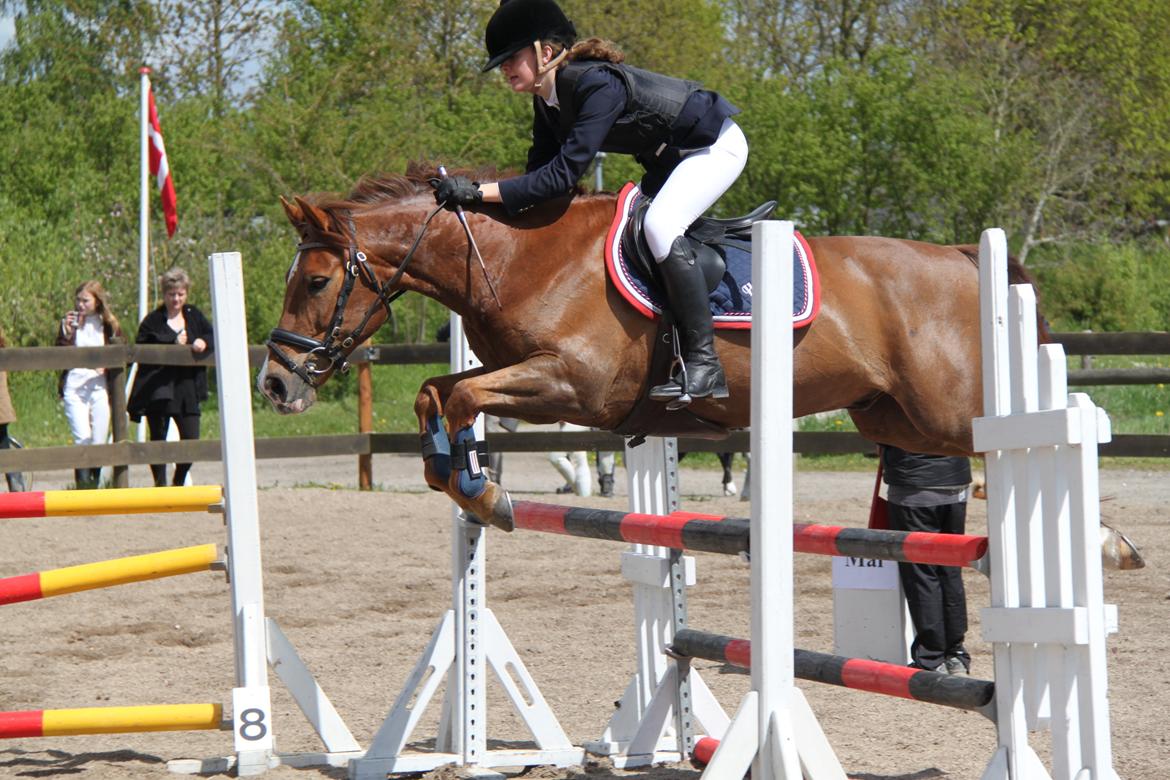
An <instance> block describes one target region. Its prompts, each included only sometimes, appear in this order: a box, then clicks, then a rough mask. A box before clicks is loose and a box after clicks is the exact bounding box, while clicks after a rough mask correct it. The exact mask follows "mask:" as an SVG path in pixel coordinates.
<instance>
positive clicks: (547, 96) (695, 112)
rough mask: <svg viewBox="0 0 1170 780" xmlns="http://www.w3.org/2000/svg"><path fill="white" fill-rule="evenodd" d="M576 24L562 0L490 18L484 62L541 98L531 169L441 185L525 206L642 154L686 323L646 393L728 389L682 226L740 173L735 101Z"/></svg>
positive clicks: (649, 220) (663, 259)
mask: <svg viewBox="0 0 1170 780" xmlns="http://www.w3.org/2000/svg"><path fill="white" fill-rule="evenodd" d="M576 38H577V33H576V29H575V28H574V27H573V23H572V22H570V21H569V20H568V19H567V18H566V17H565V15H564V13H563V12H562V11H561V9H560V7H558V6H557V4H556V3H555V2H554V0H503V2H501V3H500V7H499V8H498V9H497V10H496V12H495V13H494V14H493V15H492V18H491V20H490V21H489V22H488V25H487V32H486V35H485V42H486V46H487V52H488V57H489V59H488V62H487V65H486V66H485V67H484V71H485V72H486V71H489V70H492V69H494V68H496V67H499V68H500V69H501V71H502V72H503V74H504V77H505V78H506V79H507V80H508V86H510V87H511V89H512V90H513V91H514V92H530V93H532V95H533V100H532V103H533V109H534V112H535V115H534V117H533V123H532V148H531V149H530V150H529V151H528V164H527V166H526V171H527V172H526V173H525V174H523V175H522V176H517V177H514V178H511V179H504V180H502V181H498V182H488V183H484V184H480V183H478V182H472V181H469V180H468V179H466V178H465V177H461V176H455V177H451V178H449V179H444V180H443V181H442V182H440V183H439V186H438V189H437V191H436V193H435V197H436V200H438V201H439V202H440V203H444V204H445V205H446V206H447V207H448V208H450V209H454V208H455V207H456V206H474V205H476V204H479V203H482V202H486V203H502V204H503V206H504V208H505V209H506V210H507V211H508V213H509V214H517V213H519V212H521V211H523V210H524V209H527V208H529V207H531V206H533V205H535V204H537V203H540V202H543V201H545V200H548V199H550V198H555V197H559V196H562V195H566V194H568V193H569V192H570V191H571V190H572V188H573V186H574V185H575V184H576V183H577V180H578V179H580V178H581V176H582V175H584V173H585V170H586V168H587V167H588V166H589V163H590V162H591V161H592V160H593V158H594V156H595V155H596V154H597V152H599V151H605V152H620V153H625V154H632V155H634V157H635V159H637V160H638V162H640V163H641V164H642V166H643V167H644V168H645V169H646V175H645V177H644V178H643V179H642V191H643V192H644V193H645V194H647V195H649V196H652V197H653V199H654V200H653V203H652V204H651V206H650V207H649V209H648V210H647V211H646V216H645V222H644V230H645V236H646V243H647V244H648V245H649V247H650V251H651V252H652V253H653V254H654V259H655V260H656V261H657V263H658V268H659V270H660V272H661V276H662V279H663V281H664V285H665V287H666V293H667V297H668V299H669V305H670V310H671V312H672V314H673V315H674V319H675V321H676V322H677V323H678V324H679V330H680V333H681V340H682V345H681V346H682V356H683V363H684V365H685V369H684V371H683V373H682V374H681V375H678V374H676V375H675V376H674V377H672V379H671V381H670V382H667V383H666V384H663V385H659V386H657V387H654V388H653V389H652V390H651V391H650V396H651V398H654V399H655V400H662V401H670V402H671V406H672V408H678V407H679V406H683V405H685V404H687V403H689V402H690V400H691V399H692V398H705V397H708V396H710V397H713V398H726V397H727V381H726V379H725V378H724V374H723V367H722V365H721V364H720V362H719V357H718V355H716V353H715V348H714V344H713V338H714V328H713V325H712V321H711V315H710V312H709V310H708V308H707V285H706V282H705V280H704V277H703V273H702V271H701V269H700V268H699V267H698V266H697V265H696V263H695V253H694V250H693V249H692V248H691V246H690V244H689V242H688V240H687V239H685V238H684V237H683V233H684V231H686V229H687V228H688V227H689V226H690V224H691V223H692V222H693V221H694V220H695V219H696V218H698V217H699V216H700V215H702V214H703V212H705V211H706V210H707V209H708V208H710V207H711V205H712V204H713V203H714V202H715V201H716V200H717V199H718V198H719V196H720V195H722V194H723V193H724V192H726V191H727V189H728V188H729V187H730V186H731V185H732V183H734V182H735V180H736V178H738V176H739V174H740V172H741V171H742V170H743V167H744V163H745V162H746V161H747V151H748V150H747V141H746V139H745V138H744V135H743V132H742V131H741V130H740V129H739V126H738V125H736V124H735V122H733V121H732V120H731V117H732V116H734V115H735V114H737V113H739V109H737V108H736V107H735V106H733V105H731V104H730V103H728V102H727V101H726V100H725V99H724V98H723V97H721V96H720V95H718V94H717V93H715V92H712V91H710V90H705V89H703V88H702V87H700V86H699V85H698V84H696V83H694V82H690V81H683V80H681V79H675V78H670V77H668V76H662V75H659V74H657V73H651V72H649V71H645V70H640V69H638V68H633V67H631V66H629V65H626V64H624V63H623V62H622V60H623V59H624V57H623V55H622V54H621V52H620V51H618V50H617V48H616V47H615V46H614V45H613V44H611V43H609V42H607V41H601V40H599V39H597V38H592V39H589V40H586V41H582V42H581V43H576Z"/></svg>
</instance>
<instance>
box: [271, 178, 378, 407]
mask: <svg viewBox="0 0 1170 780" xmlns="http://www.w3.org/2000/svg"><path fill="white" fill-rule="evenodd" d="M281 204H282V205H283V206H284V211H285V214H286V215H287V216H288V219H289V221H290V222H291V223H292V224H293V227H295V228H296V230H297V233H298V235H299V236H300V243H299V244H298V245H297V251H296V255H295V257H294V258H293V261H292V265H291V266H290V267H289V270H288V274H287V277H286V280H285V281H286V285H287V286H286V289H285V293H284V311H283V312H282V313H281V316H280V321H279V323H278V325H277V327H276V328H275V329H274V330H273V331H272V334H271V336H270V338H269V341H268V361H267V362H266V363H265V365H264V367H263V368H262V369H261V371H260V375H259V377H257V380H256V385H257V388H258V389H259V390H260V393H261V394H262V395H264V396H265V397H266V398H267V399H268V400H269V401H270V402H271V403H272V405H273V406H274V407H275V408H276V410H277V411H279V412H281V413H283V414H298V413H300V412H303V411H305V410H306V409H308V408H309V407H310V406H312V405H313V402H314V401H315V400H316V390H317V388H318V387H320V386H321V385H322V384H323V383H324V382H325V381H326V380H328V379H329V377H330V376H332V375H333V373H334V372H335V371H341V372H343V373H344V372H345V371H347V370H348V368H349V364H348V358H349V355H350V353H351V352H353V350H354V349H356V348H357V346H358V345H359V344H361V343H362V342H363V341H365V339H367V338H369V336H370V335H372V334H373V333H374V332H375V331H376V330H377V329H378V328H379V327H380V326H381V325H382V323H383V322H385V321H386V318H387V317H388V313H389V307H390V302H391V301H392V300H393V298H395V297H397V295H396V294H395V293H396V290H395V287H396V285H397V282H398V281H399V280H400V277H401V275H397V276H395V277H394V278H389V279H384V278H380V277H379V274H378V269H379V267H381V268H386V267H387V266H388V265H392V263H390V262H389V261H388V259H387V258H379V257H376V256H375V255H374V254H373V248H371V247H369V246H364V245H362V244H361V242H360V241H359V237H358V227H357V221H358V220H359V219H361V218H360V217H359V216H358V215H355V214H354V212H353V211H352V210H350V209H348V208H343V207H340V206H338V205H328V206H318V205H315V204H313V203H310V202H309V201H307V200H305V199H303V198H300V197H297V198H294V202H293V203H289V202H288V201H286V200H285V199H284V198H281ZM400 257H401V255H399V258H400ZM392 270H393V269H391V271H392ZM386 275H387V273H386V272H383V274H382V276H383V277H384V276H386Z"/></svg>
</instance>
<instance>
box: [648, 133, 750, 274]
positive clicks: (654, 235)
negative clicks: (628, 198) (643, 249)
mask: <svg viewBox="0 0 1170 780" xmlns="http://www.w3.org/2000/svg"><path fill="white" fill-rule="evenodd" d="M747 156H748V145H747V139H746V138H744V135H743V131H742V130H740V129H739V125H737V124H736V123H735V122H733V121H731V120H730V119H725V120H723V127H722V128H721V129H720V130H719V137H718V138H717V139H715V143H713V144H711V146H709V147H707V148H706V149H703V150H701V151H698V152H695V153H694V154H691V155H688V156H687V157H685V158H684V159H683V161H682V162H680V163H679V164H678V167H677V168H675V169H674V171H672V172H671V174H670V177H669V178H668V179H667V180H666V183H665V184H663V185H662V189H661V190H660V191H659V193H658V194H657V195H655V196H654V202H653V203H651V204H650V208H648V209H647V210H646V220H645V222H644V230H645V234H646V244H647V245H648V246H649V247H650V251H651V252H653V253H654V259H656V260H658V261H660V262H661V261H662V260H663V258H665V257H666V256H667V255H668V254H669V253H670V245H671V244H673V243H674V240H675V239H676V238H678V237H679V236H681V235H682V234H683V233H684V232H685V231H686V229H687V228H688V227H690V226H691V223H692V222H694V221H695V220H696V219H698V218H699V217H700V216H702V214H703V212H705V211H706V210H707V209H709V208H711V206H712V205H713V204H714V203H715V201H717V200H719V197H720V196H721V195H722V194H723V193H725V192H727V190H728V188H729V187H731V185H732V184H734V183H735V180H736V179H737V178H739V174H740V172H742V171H743V166H744V165H745V164H747Z"/></svg>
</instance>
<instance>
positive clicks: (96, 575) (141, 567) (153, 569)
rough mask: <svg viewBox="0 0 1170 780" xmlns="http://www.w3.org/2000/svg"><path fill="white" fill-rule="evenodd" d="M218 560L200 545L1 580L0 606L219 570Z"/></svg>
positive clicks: (214, 551) (209, 547)
mask: <svg viewBox="0 0 1170 780" xmlns="http://www.w3.org/2000/svg"><path fill="white" fill-rule="evenodd" d="M218 556H219V552H218V550H217V549H216V546H215V545H214V544H202V545H198V546H196V547H183V548H180V549H177V550H165V551H163V552H157V553H148V554H146V555H133V556H130V557H126V558H114V559H113V560H109V561H99V562H97V563H85V564H82V565H80V566H68V567H66V568H63V569H51V570H49V571H42V572H35V573H33V574H23V575H20V576H18V577H4V578H3V579H0V605H2V604H17V603H20V602H22V601H35V600H37V599H44V598H49V597H51V596H64V595H65V594H67V593H79V592H81V591H83V590H95V589H97V588H108V587H111V586H114V585H125V584H127V583H131V582H144V581H146V580H155V579H160V578H162V577H174V576H177V575H179V574H192V573H194V572H197V571H208V570H210V569H212V568H213V567H215V566H216V565H217V564H218V565H219V566H221V567H222V566H223V562H222V561H220V560H219V559H218Z"/></svg>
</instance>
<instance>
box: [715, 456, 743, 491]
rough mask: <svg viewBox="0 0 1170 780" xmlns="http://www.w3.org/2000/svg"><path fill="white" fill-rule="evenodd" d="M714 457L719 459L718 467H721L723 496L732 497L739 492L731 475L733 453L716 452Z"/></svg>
mask: <svg viewBox="0 0 1170 780" xmlns="http://www.w3.org/2000/svg"><path fill="white" fill-rule="evenodd" d="M715 456H716V457H717V458H719V465H721V466H722V467H723V495H725V496H734V495H735V494H736V493H738V492H739V488H737V487H736V486H735V477H734V476H733V475H732V473H731V464H732V461H734V460H735V453H734V452H717V453H715Z"/></svg>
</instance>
